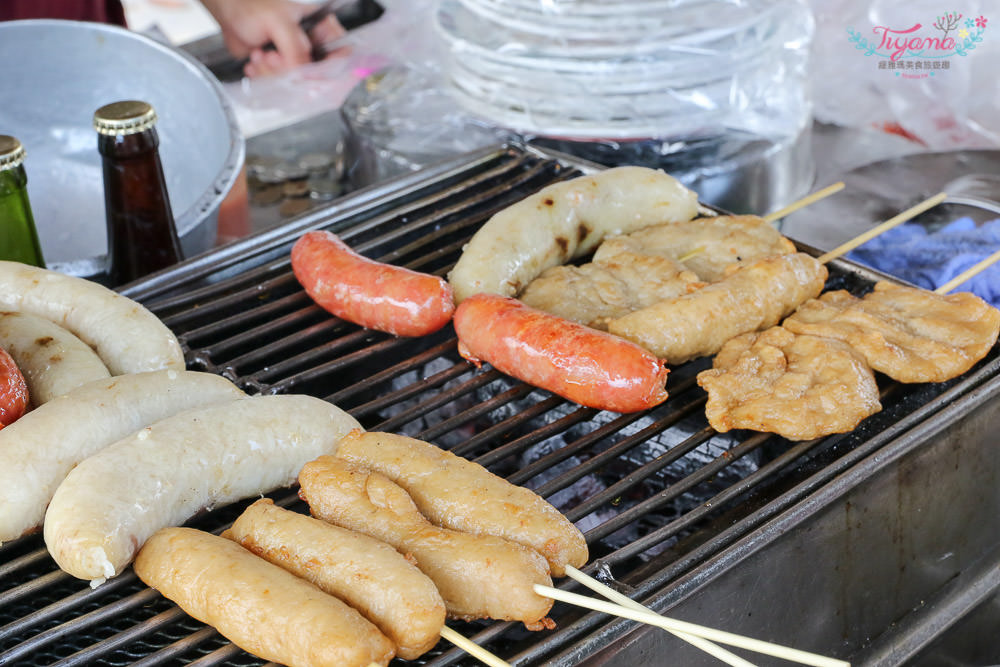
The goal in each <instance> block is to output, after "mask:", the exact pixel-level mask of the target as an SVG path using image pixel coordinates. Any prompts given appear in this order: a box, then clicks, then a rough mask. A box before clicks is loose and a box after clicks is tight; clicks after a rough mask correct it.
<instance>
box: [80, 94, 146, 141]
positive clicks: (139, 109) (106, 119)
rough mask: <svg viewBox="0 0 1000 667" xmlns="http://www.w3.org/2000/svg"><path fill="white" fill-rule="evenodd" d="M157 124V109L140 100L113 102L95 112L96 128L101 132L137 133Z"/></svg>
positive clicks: (115, 133) (117, 133) (113, 133)
mask: <svg viewBox="0 0 1000 667" xmlns="http://www.w3.org/2000/svg"><path fill="white" fill-rule="evenodd" d="M155 124H156V111H155V110H154V109H153V107H152V105H150V104H149V103H147V102H142V101H140V100H124V101H122V102H112V103H111V104H106V105H104V106H103V107H101V108H100V109H98V110H97V111H95V112H94V129H95V130H97V131H98V132H99V133H101V134H110V135H121V134H135V133H136V132H142V131H144V130H148V129H149V128H151V127H153V125H155Z"/></svg>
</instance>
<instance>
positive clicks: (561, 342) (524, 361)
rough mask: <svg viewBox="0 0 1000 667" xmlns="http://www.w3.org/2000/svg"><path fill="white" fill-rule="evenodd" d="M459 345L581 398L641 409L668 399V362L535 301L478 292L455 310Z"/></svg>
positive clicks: (474, 357)
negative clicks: (552, 312) (537, 305)
mask: <svg viewBox="0 0 1000 667" xmlns="http://www.w3.org/2000/svg"><path fill="white" fill-rule="evenodd" d="M455 332H456V333H457V334H458V351H459V354H461V355H462V356H463V357H465V358H466V359H468V360H469V361H472V362H473V363H479V362H480V361H486V362H489V363H490V364H492V365H493V367H494V368H496V369H497V370H500V371H502V372H504V373H506V374H508V375H511V376H513V377H516V378H518V379H520V380H524V381H525V382H528V383H529V384H533V385H535V386H536V387H541V388H542V389H547V390H549V391H551V392H553V393H555V394H558V395H560V396H562V397H563V398H568V399H569V400H571V401H575V402H577V403H579V404H581V405H585V406H588V407H592V408H599V409H602V410H613V411H615V412H637V411H639V410H645V409H646V408H651V407H653V406H654V405H658V404H659V403H662V402H663V401H665V400H666V398H667V391H666V389H665V387H664V385H665V384H666V381H667V372H668V371H667V368H666V364H665V363H664V362H662V361H660V360H659V359H657V358H656V357H655V356H654V355H652V354H650V353H649V352H647V351H646V350H644V349H642V348H641V347H639V346H638V345H636V344H635V343H630V342H629V341H626V340H623V339H621V338H618V337H617V336H612V335H611V334H607V333H604V332H602V331H597V330H596V329H591V328H590V327H586V326H584V325H582V324H577V323H576V322H571V321H569V320H565V319H562V318H561V317H556V316H555V315H550V314H548V313H545V312H542V311H540V310H536V309H534V308H530V307H528V306H526V305H524V304H523V303H521V302H520V301H518V300H517V299H512V298H509V297H503V296H499V295H497V294H485V293H481V294H476V295H474V296H471V297H469V298H467V299H465V300H464V301H462V303H461V304H459V306H458V309H457V310H456V311H455Z"/></svg>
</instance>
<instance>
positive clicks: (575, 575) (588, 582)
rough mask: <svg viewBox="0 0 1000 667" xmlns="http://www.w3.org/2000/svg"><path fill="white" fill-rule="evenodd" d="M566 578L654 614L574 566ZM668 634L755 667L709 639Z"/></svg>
mask: <svg viewBox="0 0 1000 667" xmlns="http://www.w3.org/2000/svg"><path fill="white" fill-rule="evenodd" d="M566 576H568V577H569V578H570V579H573V580H574V581H577V582H579V583H581V584H583V585H584V586H586V587H587V588H589V589H590V590H592V591H594V592H595V593H597V594H598V595H603V596H604V597H606V598H608V599H609V600H611V601H612V602H614V603H616V604H620V605H621V606H623V607H628V608H629V609H634V610H636V611H643V612H647V611H648V612H652V610H651V609H649V608H648V607H644V606H643V605H641V604H639V603H638V602H636V601H635V600H633V599H632V598H630V597H627V596H625V595H622V594H621V593H619V592H618V591H616V590H614V589H613V588H610V587H608V586H605V585H604V584H602V583H601V582H599V581H598V580H596V579H594V578H593V577H591V576H589V575H587V574H584V573H583V572H581V571H580V570H578V569H576V568H575V567H573V566H572V565H567V566H566ZM667 632H669V633H670V634H672V635H674V636H675V637H678V638H680V639H683V640H684V641H686V642H688V643H689V644H691V645H692V646H695V647H697V648H700V649H701V650H702V651H705V652H706V653H708V654H709V655H711V656H714V657H716V658H718V659H719V660H721V661H722V662H725V663H726V664H728V665H733V667H754V664H753V663H752V662H750V661H748V660H744V659H743V658H741V657H740V656H738V655H736V654H734V653H730V652H729V651H727V650H726V649H724V648H722V647H721V646H718V645H716V644H713V643H712V642H710V641H708V640H707V639H703V638H701V637H697V636H695V635H691V634H688V633H686V632H678V631H676V630H667Z"/></svg>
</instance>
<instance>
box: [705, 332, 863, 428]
mask: <svg viewBox="0 0 1000 667" xmlns="http://www.w3.org/2000/svg"><path fill="white" fill-rule="evenodd" d="M698 384H699V385H701V387H702V388H703V389H705V391H707V392H708V403H707V405H706V406H705V414H706V416H707V417H708V423H709V424H711V425H712V428H714V429H715V430H717V431H719V432H725V431H729V430H731V429H742V428H745V429H750V430H754V431H763V432H766V433H777V434H778V435H781V436H784V437H785V438H788V439H789V440H812V439H813V438H818V437H820V436H824V435H829V434H831V433H844V432H847V431H850V430H852V429H853V428H854V427H855V426H857V425H858V423H859V422H860V421H861V420H862V419H864V418H865V417H868V416H869V415H872V414H875V413H876V412H878V411H879V410H881V409H882V405H881V403H880V402H879V394H878V386H877V385H876V383H875V376H874V374H873V373H872V371H871V369H870V368H869V367H868V364H867V363H865V360H864V358H863V357H862V356H861V355H860V354H858V353H857V352H855V351H854V350H853V349H851V347H850V346H848V345H847V344H845V343H842V342H841V341H838V340H834V339H832V338H821V337H819V336H807V335H796V334H793V333H792V332H791V331H788V330H787V329H784V328H782V327H772V328H770V329H767V330H766V331H763V332H761V333H748V334H743V335H741V336H737V337H736V338H733V339H732V340H730V341H729V342H728V343H726V344H725V345H724V346H723V348H722V350H720V351H719V354H718V355H716V357H715V362H714V365H713V368H712V369H711V370H707V371H702V372H701V373H699V374H698Z"/></svg>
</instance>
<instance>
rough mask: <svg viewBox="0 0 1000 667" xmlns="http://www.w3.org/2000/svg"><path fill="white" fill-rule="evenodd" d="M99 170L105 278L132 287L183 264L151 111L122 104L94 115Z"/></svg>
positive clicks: (136, 103)
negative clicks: (105, 235) (105, 242)
mask: <svg viewBox="0 0 1000 667" xmlns="http://www.w3.org/2000/svg"><path fill="white" fill-rule="evenodd" d="M94 129H95V130H97V148H98V150H99V151H100V153H101V157H102V162H103V165H104V207H105V214H106V217H107V223H108V277H109V280H110V282H111V284H112V285H121V284H123V283H127V282H131V281H133V280H136V279H138V278H141V277H142V276H145V275H146V274H149V273H152V272H153V271H158V270H160V269H164V268H166V267H168V266H171V265H173V264H176V263H177V262H179V261H180V260H181V259H183V253H182V251H181V244H180V240H179V239H178V237H177V228H176V226H175V225H174V216H173V212H172V211H171V210H170V199H169V197H168V195H167V184H166V181H165V179H164V177H163V166H162V165H161V163H160V153H159V146H160V139H159V136H158V135H157V133H156V112H155V111H154V110H153V107H152V106H150V105H149V104H147V103H146V102H140V101H135V100H127V101H123V102H114V103H112V104H108V105H106V106H103V107H101V108H100V109H98V110H97V111H96V112H95V113H94Z"/></svg>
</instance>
